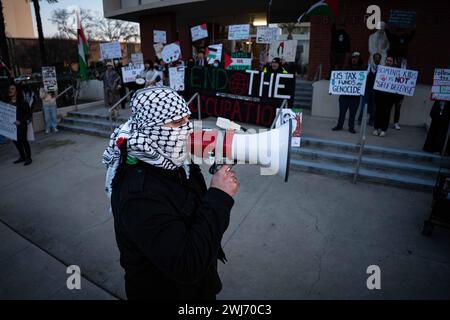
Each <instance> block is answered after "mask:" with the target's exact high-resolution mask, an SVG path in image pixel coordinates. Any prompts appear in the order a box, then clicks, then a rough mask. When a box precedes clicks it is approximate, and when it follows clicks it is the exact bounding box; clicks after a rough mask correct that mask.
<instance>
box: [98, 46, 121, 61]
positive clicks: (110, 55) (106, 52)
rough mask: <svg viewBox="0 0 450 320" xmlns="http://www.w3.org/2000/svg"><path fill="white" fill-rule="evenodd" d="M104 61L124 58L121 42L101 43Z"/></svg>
mask: <svg viewBox="0 0 450 320" xmlns="http://www.w3.org/2000/svg"><path fill="white" fill-rule="evenodd" d="M100 52H101V56H102V60H112V59H119V58H122V50H121V49H120V43H119V42H108V43H100Z"/></svg>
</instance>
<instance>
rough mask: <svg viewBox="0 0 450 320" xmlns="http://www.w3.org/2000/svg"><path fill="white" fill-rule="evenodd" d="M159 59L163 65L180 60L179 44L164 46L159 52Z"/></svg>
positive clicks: (173, 43)
mask: <svg viewBox="0 0 450 320" xmlns="http://www.w3.org/2000/svg"><path fill="white" fill-rule="evenodd" d="M161 58H162V59H163V60H164V62H165V63H171V62H174V61H177V60H179V59H181V48H180V43H179V42H178V41H177V42H172V43H171V44H168V45H166V46H164V48H163V49H162V51H161Z"/></svg>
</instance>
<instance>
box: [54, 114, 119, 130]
mask: <svg viewBox="0 0 450 320" xmlns="http://www.w3.org/2000/svg"><path fill="white" fill-rule="evenodd" d="M122 123H123V122H121V121H117V120H113V122H112V129H113V130H114V129H115V128H116V127H118V126H119V125H121V124H122ZM62 124H69V125H75V126H80V127H83V126H84V127H90V128H96V129H101V130H105V131H108V130H109V131H112V130H111V123H110V122H109V120H105V119H103V118H93V119H91V118H78V117H73V116H69V117H65V118H64V119H63V121H62Z"/></svg>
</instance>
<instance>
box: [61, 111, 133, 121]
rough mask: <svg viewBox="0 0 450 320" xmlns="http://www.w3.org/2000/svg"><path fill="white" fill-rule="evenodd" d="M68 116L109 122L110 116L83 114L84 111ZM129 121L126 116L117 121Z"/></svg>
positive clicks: (71, 113) (121, 116)
mask: <svg viewBox="0 0 450 320" xmlns="http://www.w3.org/2000/svg"><path fill="white" fill-rule="evenodd" d="M67 116H68V117H72V118H85V119H94V120H106V121H109V116H108V115H101V114H96V113H91V112H83V111H74V112H69V113H68V114H67ZM127 120H128V117H126V116H124V115H119V116H118V117H117V119H116V121H119V122H125V121H127Z"/></svg>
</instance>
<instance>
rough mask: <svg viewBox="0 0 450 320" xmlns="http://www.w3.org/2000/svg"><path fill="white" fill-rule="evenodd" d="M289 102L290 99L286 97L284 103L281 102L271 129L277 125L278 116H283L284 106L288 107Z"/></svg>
mask: <svg viewBox="0 0 450 320" xmlns="http://www.w3.org/2000/svg"><path fill="white" fill-rule="evenodd" d="M287 103H288V101H287V100H286V99H284V100H283V103H282V104H281V106H280V108H279V109H278V110H277V115H276V116H275V119H274V120H273V122H272V125H271V126H270V129H273V128H275V125H276V123H277V121H278V118H279V117H280V116H281V114H282V113H283V110H282V109H284V108H287Z"/></svg>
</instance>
